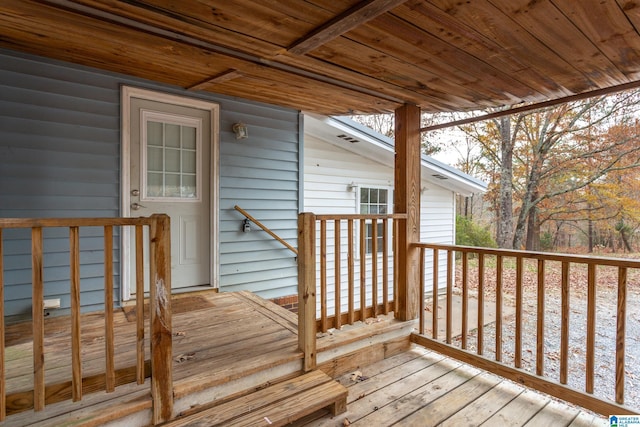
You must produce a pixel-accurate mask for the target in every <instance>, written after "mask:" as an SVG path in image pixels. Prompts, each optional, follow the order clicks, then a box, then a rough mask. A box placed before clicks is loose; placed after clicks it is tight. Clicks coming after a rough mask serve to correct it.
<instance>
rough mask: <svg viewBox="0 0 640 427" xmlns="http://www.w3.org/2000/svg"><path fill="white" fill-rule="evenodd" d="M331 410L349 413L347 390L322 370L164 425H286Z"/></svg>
mask: <svg viewBox="0 0 640 427" xmlns="http://www.w3.org/2000/svg"><path fill="white" fill-rule="evenodd" d="M322 408H329V410H330V411H331V413H332V414H334V415H337V414H340V413H343V412H345V411H346V408H347V389H346V388H345V387H344V386H342V385H341V384H339V383H338V382H336V381H334V380H333V379H332V378H331V377H329V376H328V375H327V374H325V373H324V372H322V371H312V372H308V373H306V374H303V375H300V376H298V377H295V378H292V379H289V380H286V381H283V382H281V383H277V384H274V385H271V386H269V387H266V388H263V389H261V390H258V391H255V392H253V393H251V394H248V395H245V396H242V397H239V398H237V399H234V400H231V401H228V402H225V403H221V404H220V405H217V406H214V407H210V408H207V409H206V410H203V411H201V412H198V413H195V414H191V415H189V416H186V417H183V418H178V419H176V420H173V421H170V422H168V423H166V424H163V426H171V427H187V426H188V427H196V426H198V427H200V426H218V425H224V426H255V425H269V426H273V427H275V426H283V425H286V424H289V423H291V422H293V421H295V420H297V419H299V418H302V417H304V416H306V415H308V414H311V413H313V412H315V411H318V410H320V409H322Z"/></svg>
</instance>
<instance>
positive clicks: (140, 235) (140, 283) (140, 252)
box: [136, 225, 145, 384]
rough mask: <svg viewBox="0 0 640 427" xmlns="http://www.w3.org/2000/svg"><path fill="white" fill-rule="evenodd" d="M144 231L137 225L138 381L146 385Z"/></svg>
mask: <svg viewBox="0 0 640 427" xmlns="http://www.w3.org/2000/svg"><path fill="white" fill-rule="evenodd" d="M143 239H144V229H143V228H142V225H136V314H137V316H136V344H137V345H136V355H137V362H136V379H137V382H138V384H144V377H145V375H144V249H143V248H144V240H143Z"/></svg>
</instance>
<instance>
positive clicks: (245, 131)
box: [232, 122, 249, 139]
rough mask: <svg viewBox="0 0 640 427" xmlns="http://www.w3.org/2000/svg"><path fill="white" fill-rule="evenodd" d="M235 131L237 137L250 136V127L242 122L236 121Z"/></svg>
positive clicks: (244, 137)
mask: <svg viewBox="0 0 640 427" xmlns="http://www.w3.org/2000/svg"><path fill="white" fill-rule="evenodd" d="M232 129H233V133H235V134H236V139H246V138H249V128H248V127H247V125H245V124H244V123H242V122H238V123H234V125H233V128H232Z"/></svg>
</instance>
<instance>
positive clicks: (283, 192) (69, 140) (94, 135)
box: [0, 50, 301, 315]
mask: <svg viewBox="0 0 640 427" xmlns="http://www.w3.org/2000/svg"><path fill="white" fill-rule="evenodd" d="M121 85H131V86H137V87H144V88H147V89H152V90H158V91H164V92H168V93H173V94H178V95H184V96H191V97H195V98H200V99H206V100H209V101H214V102H217V103H219V104H220V107H221V108H220V133H219V136H220V200H219V209H220V216H219V230H220V239H219V241H220V248H219V252H220V288H221V290H222V291H235V290H243V289H248V290H252V291H256V292H258V294H260V295H262V296H264V297H266V298H274V297H277V296H281V295H289V294H292V293H295V292H297V268H296V262H295V258H294V256H293V254H292V253H290V251H288V250H287V249H284V248H283V247H281V245H280V244H279V243H277V242H275V241H274V240H273V239H271V238H270V237H269V236H268V235H267V234H266V233H264V232H262V231H257V230H256V227H253V229H254V231H252V232H251V233H241V232H240V224H241V220H242V219H243V217H242V215H240V213H238V212H237V211H235V210H234V209H233V207H234V205H236V204H237V205H240V206H241V207H242V208H244V209H246V210H248V211H249V212H250V213H251V214H252V215H253V216H255V217H256V218H258V219H259V220H261V221H263V222H264V223H265V224H266V225H267V226H268V227H270V228H272V229H273V230H274V231H275V232H276V233H278V234H279V235H281V236H282V237H283V238H285V239H286V240H287V241H288V242H289V243H291V244H292V245H294V246H296V238H297V231H296V230H297V213H298V208H299V199H300V197H299V193H300V191H299V178H298V177H299V173H300V167H299V166H300V162H299V159H300V155H301V154H300V151H299V142H300V138H301V136H300V132H299V128H300V123H299V113H298V112H297V111H294V110H289V109H284V108H279V107H273V106H268V105H265V104H258V103H255V102H249V101H245V100H242V99H236V98H230V97H224V96H216V95H211V94H205V93H202V92H198V93H192V92H187V91H185V90H182V89H180V88H176V87H170V86H165V85H159V84H156V83H153V82H149V81H144V80H139V79H133V78H129V77H127V76H122V75H117V74H113V73H106V72H102V71H99V70H95V69H91V68H86V67H79V66H75V65H71V64H67V63H63V62H59V61H52V60H48V59H44V58H40V57H35V56H30V55H27V54H22V53H17V52H13V51H9V50H0V217H116V216H118V215H119V213H120V150H121V148H120V87H121ZM238 121H242V122H243V123H245V124H247V125H248V126H249V138H248V139H245V140H241V141H236V139H235V136H234V134H233V133H232V131H231V127H232V124H233V123H235V122H238ZM102 245H103V243H102V232H101V230H92V229H87V230H82V231H81V243H80V247H81V251H82V252H81V262H82V264H83V266H82V269H81V291H82V294H81V303H82V305H83V310H84V311H90V310H98V309H102V307H103V305H102V303H101V302H102V299H103V278H102V271H103V266H102V259H103V253H102V247H103V246H102ZM114 247H115V249H114V250H115V252H116V253H115V254H114V259H115V260H116V265H115V267H114V268H115V270H116V272H115V283H116V287H117V290H116V293H115V294H116V295H117V297H116V298H117V299H118V300H119V295H120V292H119V291H120V289H121V283H120V265H119V259H120V258H119V257H120V255H119V250H120V239H119V237H118V236H116V237H115V241H114ZM4 250H5V258H4V265H5V271H4V280H5V287H6V290H5V295H6V297H5V298H6V300H7V303H6V312H7V315H20V314H26V313H30V310H31V261H30V255H29V254H30V233H29V231H28V230H23V231H16V230H6V231H5V232H4ZM44 251H45V257H44V266H45V271H44V279H45V296H46V298H61V300H62V310H61V311H64V309H65V308H67V307H69V296H68V289H69V255H68V231H67V230H65V229H54V230H46V231H45V242H44ZM116 303H117V301H116Z"/></svg>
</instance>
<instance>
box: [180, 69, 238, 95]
mask: <svg viewBox="0 0 640 427" xmlns="http://www.w3.org/2000/svg"><path fill="white" fill-rule="evenodd" d="M238 77H242V73H241V72H240V71H238V70H236V69H234V68H231V69H229V70H227V71H223V72H222V73H220V74H216V75H215V76H213V77H207V78H206V79H204V80H202V81H201V82H198V83H196V84H194V85H192V86H189V87H186V88H185V89H187V90H200V89H204V88H205V87H207V86H209V85H215V84H220V83H224V82H228V81H229V80H233V79H237V78H238Z"/></svg>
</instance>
